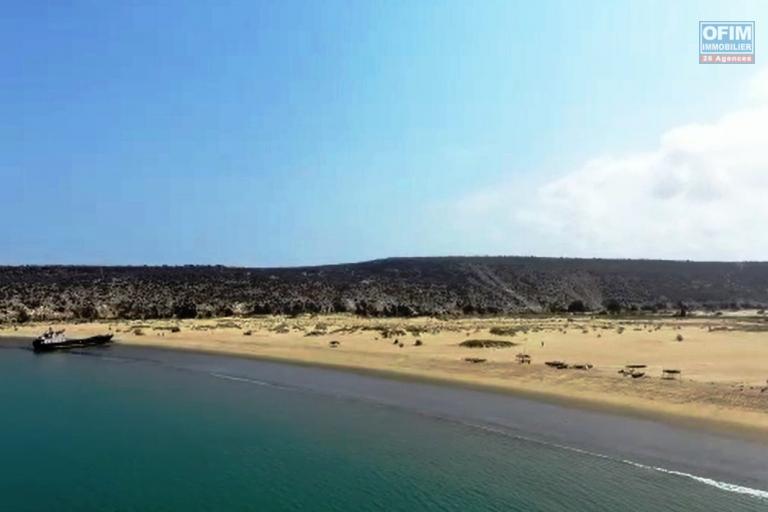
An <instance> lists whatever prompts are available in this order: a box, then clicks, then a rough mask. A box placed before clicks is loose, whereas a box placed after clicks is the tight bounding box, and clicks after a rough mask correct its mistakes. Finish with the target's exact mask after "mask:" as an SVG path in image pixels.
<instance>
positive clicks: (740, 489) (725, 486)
mask: <svg viewBox="0 0 768 512" xmlns="http://www.w3.org/2000/svg"><path fill="white" fill-rule="evenodd" d="M465 424H466V425H469V426H472V427H475V428H479V429H481V430H485V431H488V432H493V433H496V434H501V435H505V436H510V437H512V438H515V439H519V440H521V441H528V442H531V443H536V444H540V445H544V446H551V447H553V448H559V449H561V450H568V451H571V452H575V453H580V454H582V455H589V456H592V457H597V458H600V459H606V460H610V461H613V462H620V463H622V464H628V465H630V466H634V467H637V468H641V469H647V470H652V471H658V472H660V473H666V474H668V475H675V476H681V477H685V478H690V479H691V480H695V481H697V482H699V483H702V484H706V485H709V486H712V487H716V488H718V489H720V490H722V491H728V492H733V493H737V494H744V495H748V496H752V497H755V498H760V499H762V500H768V491H764V490H762V489H754V488H752V487H746V486H743V485H737V484H732V483H729V482H722V481H720V480H715V479H713V478H707V477H703V476H698V475H694V474H691V473H685V472H683V471H676V470H674V469H667V468H662V467H658V466H649V465H647V464H641V463H640V462H635V461H632V460H628V459H619V458H616V457H611V456H610V455H605V454H602V453H597V452H592V451H589V450H584V449H581V448H575V447H573V446H568V445H564V444H559V443H550V442H547V441H542V440H540V439H534V438H531V437H527V436H524V435H520V434H513V433H511V432H509V431H506V430H504V429H503V428H502V427H492V426H487V425H479V424H476V423H465Z"/></svg>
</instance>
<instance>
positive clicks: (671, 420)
mask: <svg viewBox="0 0 768 512" xmlns="http://www.w3.org/2000/svg"><path fill="white" fill-rule="evenodd" d="M125 346H132V347H148V348H152V349H158V350H170V351H179V352H188V353H193V354H200V355H208V356H227V357H236V358H243V359H250V360H254V361H263V362H271V363H279V364H285V365H293V366H300V367H305V368H322V369H328V370H335V371H340V372H347V373H354V374H357V375H362V376H372V377H378V378H383V379H389V380H396V381H400V382H405V383H419V384H431V385H438V386H446V387H451V388H457V389H465V390H472V391H479V392H484V393H494V394H498V395H502V396H512V397H517V398H523V399H526V400H533V401H536V402H541V403H545V404H551V405H557V406H560V407H564V408H568V409H576V410H584V411H591V412H598V413H603V414H610V415H615V416H622V417H627V418H634V419H641V420H648V421H654V422H660V423H664V424H668V425H671V426H676V427H681V428H685V429H689V430H693V431H697V432H705V433H709V434H715V435H720V436H724V437H729V438H734V439H739V440H745V441H751V442H757V443H760V444H765V445H766V446H768V427H762V426H754V425H747V424H744V423H740V422H733V421H727V420H717V419H712V418H707V417H704V416H692V415H686V414H683V413H676V412H672V411H658V410H654V409H653V408H651V407H633V406H631V405H626V404H617V403H612V402H608V401H605V400H599V399H590V398H585V397H580V396H572V395H570V396H569V395H568V394H564V393H555V392H546V391H537V390H532V389H527V388H525V387H515V386H514V385H507V386H502V385H493V384H486V383H481V382H472V381H471V380H463V379H449V378H445V377H441V376H435V375H428V374H418V373H410V372H404V371H397V370H385V369H379V368H368V367H365V366H353V365H347V364H339V363H331V362H325V361H305V360H301V359H291V358H287V357H279V356H270V355H258V354H246V353H241V352H225V351H215V350H205V349H198V348H186V347H181V346H168V345H162V344H141V345H134V344H131V343H127V344H125Z"/></svg>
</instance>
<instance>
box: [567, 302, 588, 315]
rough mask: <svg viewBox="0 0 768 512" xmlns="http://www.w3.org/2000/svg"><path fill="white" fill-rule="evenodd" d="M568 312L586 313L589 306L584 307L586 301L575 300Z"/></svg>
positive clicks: (569, 306)
mask: <svg viewBox="0 0 768 512" xmlns="http://www.w3.org/2000/svg"><path fill="white" fill-rule="evenodd" d="M568 312H569V313H586V312H587V306H585V305H584V301H582V300H574V301H573V302H571V303H570V304H568Z"/></svg>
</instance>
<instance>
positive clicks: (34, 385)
mask: <svg viewBox="0 0 768 512" xmlns="http://www.w3.org/2000/svg"><path fill="white" fill-rule="evenodd" d="M286 368H287V369H285V370H280V371H281V372H283V375H284V376H285V378H286V379H290V376H291V374H290V372H291V371H294V370H291V369H290V367H286ZM295 371H296V372H300V371H302V368H299V367H297V368H296V369H295ZM0 417H1V418H2V419H1V420H0V510H1V511H9V512H11V511H12V512H23V511H78V512H87V511H188V512H193V511H273V510H274V511H278V510H279V511H282V510H294V511H295V510H318V511H355V512H364V511H374V510H375V511H417V510H425V511H433V510H434V511H438V510H439V511H474V510H478V511H480V510H483V511H485V510H487V511H580V510H590V511H592V510H594V511H600V510H606V511H616V510H621V511H655V510H659V511H661V510H664V511H686V512H690V511H758V510H762V511H765V510H768V499H767V498H766V496H768V495H766V494H765V493H761V492H760V491H757V490H752V489H749V488H739V487H736V488H734V489H735V490H734V489H731V490H728V488H727V486H725V485H724V484H721V483H718V482H707V481H705V480H701V481H700V480H696V479H694V478H691V477H690V476H685V475H679V474H673V473H667V472H664V471H660V470H658V469H652V468H650V467H647V466H644V465H633V464H631V463H629V462H626V461H624V462H622V461H621V460H617V459H614V458H606V457H600V456H597V455H594V454H589V453H583V452H579V451H574V450H570V449H567V448H565V447H561V446H553V445H549V444H546V443H540V442H535V441H530V440H526V439H521V438H520V437H516V436H510V435H507V434H505V433H504V432H498V431H494V430H493V429H484V428H478V427H476V426H471V425H467V424H462V423H459V422H453V421H446V420H444V419H439V418H436V417H433V416H430V415H429V414H419V413H417V412H413V411H409V410H405V409H401V408H397V407H388V406H382V405H380V404H376V403H373V402H367V401H365V400H354V399H350V398H348V397H344V396H334V395H333V394H323V393H314V392H312V391H311V390H307V389H299V388H293V387H286V386H281V385H274V384H270V383H267V382H263V381H260V380H258V379H256V378H239V377H233V376H231V375H228V374H226V373H224V371H223V370H221V369H218V370H217V369H216V368H214V369H213V370H211V371H202V370H200V371H198V370H196V369H194V368H188V367H187V368H182V367H173V366H172V365H170V366H169V365H167V364H157V363H156V362H153V361H151V360H148V359H143V358H135V357H124V356H123V355H121V354H120V353H119V351H118V352H110V351H109V349H108V350H106V351H103V352H99V353H98V354H97V355H96V356H93V355H88V354H87V353H83V354H76V353H69V354H66V353H64V354H58V353H56V354H44V355H35V354H33V353H32V352H30V351H28V350H23V349H21V348H19V347H16V346H10V347H8V346H6V347H5V348H3V349H1V350H0ZM766 464H768V461H766Z"/></svg>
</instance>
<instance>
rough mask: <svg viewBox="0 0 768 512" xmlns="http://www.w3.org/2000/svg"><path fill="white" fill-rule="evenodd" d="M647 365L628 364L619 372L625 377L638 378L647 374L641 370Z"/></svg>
mask: <svg viewBox="0 0 768 512" xmlns="http://www.w3.org/2000/svg"><path fill="white" fill-rule="evenodd" d="M647 366H648V365H645V364H628V365H626V366H625V367H624V368H622V369H621V370H619V373H620V374H621V375H624V376H625V377H632V378H633V379H637V378H638V377H642V376H643V375H645V372H641V371H640V370H642V369H643V368H646V367H647Z"/></svg>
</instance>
